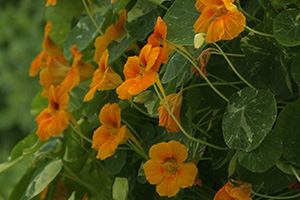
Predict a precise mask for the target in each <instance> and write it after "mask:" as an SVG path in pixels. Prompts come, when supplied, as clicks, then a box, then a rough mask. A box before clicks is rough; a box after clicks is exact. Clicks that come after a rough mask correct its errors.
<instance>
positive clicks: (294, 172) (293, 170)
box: [290, 165, 300, 182]
mask: <svg viewBox="0 0 300 200" xmlns="http://www.w3.org/2000/svg"><path fill="white" fill-rule="evenodd" d="M290 168H291V170H292V172H293V174H294V175H295V176H296V178H297V180H298V181H299V182H300V177H299V174H298V173H297V172H296V170H295V168H294V167H293V166H292V165H290Z"/></svg>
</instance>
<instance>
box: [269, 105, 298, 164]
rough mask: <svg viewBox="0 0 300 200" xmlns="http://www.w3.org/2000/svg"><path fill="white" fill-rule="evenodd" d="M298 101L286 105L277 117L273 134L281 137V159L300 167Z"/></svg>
mask: <svg viewBox="0 0 300 200" xmlns="http://www.w3.org/2000/svg"><path fill="white" fill-rule="evenodd" d="M299 112H300V101H296V102H294V103H290V104H288V105H287V106H286V107H285V108H284V109H283V110H282V111H281V112H280V115H279V116H278V120H277V123H276V126H275V129H274V130H275V132H276V133H277V134H279V135H280V136H281V137H282V142H283V157H284V158H285V159H287V160H288V161H290V162H291V163H292V164H295V165H298V166H300V156H299V154H300V148H299V145H300V143H299V141H300V129H299V123H300V115H299Z"/></svg>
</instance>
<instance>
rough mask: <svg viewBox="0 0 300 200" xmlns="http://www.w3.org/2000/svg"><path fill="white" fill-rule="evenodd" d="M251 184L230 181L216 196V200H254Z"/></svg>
mask: <svg viewBox="0 0 300 200" xmlns="http://www.w3.org/2000/svg"><path fill="white" fill-rule="evenodd" d="M250 194H251V184H249V183H243V182H240V181H235V180H232V179H231V180H230V181H228V182H227V183H226V184H225V185H224V186H223V187H222V188H221V189H220V190H219V191H218V192H217V194H216V195H215V197H214V200H252V198H250Z"/></svg>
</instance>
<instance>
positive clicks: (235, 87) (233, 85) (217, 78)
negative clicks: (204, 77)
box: [208, 73, 245, 90]
mask: <svg viewBox="0 0 300 200" xmlns="http://www.w3.org/2000/svg"><path fill="white" fill-rule="evenodd" d="M208 75H209V76H211V77H213V78H214V79H216V80H218V81H221V82H223V83H227V84H228V85H229V86H231V87H232V88H234V89H237V90H241V88H239V87H237V86H235V85H237V84H231V82H227V81H225V80H223V79H221V78H219V77H217V76H215V75H213V74H210V73H208ZM237 82H239V81H237ZM241 84H245V83H244V82H243V81H241Z"/></svg>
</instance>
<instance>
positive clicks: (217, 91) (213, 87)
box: [175, 48, 229, 102]
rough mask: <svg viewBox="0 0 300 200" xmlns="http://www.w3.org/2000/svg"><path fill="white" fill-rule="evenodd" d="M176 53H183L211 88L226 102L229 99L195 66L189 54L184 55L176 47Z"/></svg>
mask: <svg viewBox="0 0 300 200" xmlns="http://www.w3.org/2000/svg"><path fill="white" fill-rule="evenodd" d="M175 50H176V51H177V52H178V53H180V54H181V55H183V56H184V57H185V58H186V59H187V60H188V61H189V62H190V63H191V64H192V65H193V66H194V67H195V68H196V69H197V70H198V71H199V73H200V74H201V76H202V77H203V78H204V80H205V81H206V82H207V83H208V85H209V86H210V87H211V89H213V90H214V91H215V92H216V93H217V94H218V95H219V96H220V97H221V98H222V99H224V101H226V102H228V101H229V99H228V98H227V97H226V96H225V95H223V94H222V93H221V92H220V91H219V90H218V89H217V88H216V87H215V86H214V85H213V84H212V83H211V82H210V80H209V79H208V78H207V77H206V75H205V74H204V73H203V72H202V71H201V69H199V67H198V66H197V64H196V63H195V62H194V60H192V59H191V58H190V57H191V55H189V56H188V55H186V54H185V53H183V52H181V51H180V50H178V49H177V48H176V49H175Z"/></svg>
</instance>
